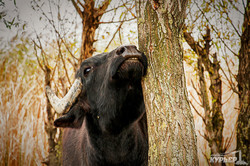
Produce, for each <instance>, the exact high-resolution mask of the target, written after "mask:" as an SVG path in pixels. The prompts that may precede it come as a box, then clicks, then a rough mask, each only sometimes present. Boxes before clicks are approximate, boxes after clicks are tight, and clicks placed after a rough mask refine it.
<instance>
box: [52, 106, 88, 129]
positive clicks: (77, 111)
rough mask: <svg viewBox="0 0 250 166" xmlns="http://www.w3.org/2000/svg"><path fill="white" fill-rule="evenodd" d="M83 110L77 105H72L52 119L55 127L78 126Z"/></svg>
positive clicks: (83, 113)
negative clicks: (63, 113)
mask: <svg viewBox="0 0 250 166" xmlns="http://www.w3.org/2000/svg"><path fill="white" fill-rule="evenodd" d="M84 115H85V110H83V109H82V107H80V106H79V105H77V104H76V105H74V106H73V107H72V108H71V109H70V110H69V111H68V112H67V113H66V114H65V115H63V116H61V117H59V118H57V119H56V120H55V121H54V125H55V126H56V127H71V128H80V127H81V126H82V122H83V119H84Z"/></svg>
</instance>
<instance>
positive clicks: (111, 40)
mask: <svg viewBox="0 0 250 166" xmlns="http://www.w3.org/2000/svg"><path fill="white" fill-rule="evenodd" d="M123 23H124V22H121V24H120V25H119V27H118V28H117V29H116V31H115V33H114V35H113V37H112V38H111V40H110V41H109V43H108V45H107V46H106V48H105V50H106V49H108V47H109V45H110V44H111V42H112V41H113V39H114V38H115V35H116V34H117V32H118V31H119V30H120V29H121V27H122V24H123Z"/></svg>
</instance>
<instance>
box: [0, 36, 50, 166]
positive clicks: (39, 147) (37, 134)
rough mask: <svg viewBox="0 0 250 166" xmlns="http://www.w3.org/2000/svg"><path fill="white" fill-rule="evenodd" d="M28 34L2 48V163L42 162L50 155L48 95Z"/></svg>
mask: <svg viewBox="0 0 250 166" xmlns="http://www.w3.org/2000/svg"><path fill="white" fill-rule="evenodd" d="M40 72H41V70H40V69H39V68H38V64H37V61H36V59H35V57H34V55H33V46H32V43H30V41H29V38H28V36H27V35H22V36H15V37H14V38H13V39H12V41H11V42H10V43H8V44H4V43H3V42H2V41H1V48H0V128H1V131H0V165H6V166H8V165H41V161H42V160H43V158H45V157H46V154H47V148H48V147H47V140H46V134H45V131H44V118H45V114H44V111H45V107H44V106H45V98H44V97H45V96H44V92H43V86H41V84H38V83H41V82H43V77H41V75H40Z"/></svg>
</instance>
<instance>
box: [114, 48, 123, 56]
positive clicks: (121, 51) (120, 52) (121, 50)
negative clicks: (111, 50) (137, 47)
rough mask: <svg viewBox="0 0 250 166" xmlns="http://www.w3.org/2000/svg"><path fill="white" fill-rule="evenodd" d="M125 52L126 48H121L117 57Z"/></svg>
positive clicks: (117, 52)
mask: <svg viewBox="0 0 250 166" xmlns="http://www.w3.org/2000/svg"><path fill="white" fill-rule="evenodd" d="M124 52H125V47H121V48H119V49H118V50H117V51H116V54H117V55H121V54H122V53H124Z"/></svg>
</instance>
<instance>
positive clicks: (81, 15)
mask: <svg viewBox="0 0 250 166" xmlns="http://www.w3.org/2000/svg"><path fill="white" fill-rule="evenodd" d="M71 2H72V4H73V6H74V7H75V9H76V11H77V13H78V14H79V16H80V17H81V18H82V19H83V15H84V13H83V12H82V11H81V9H80V8H79V6H78V5H77V3H76V2H75V0H71Z"/></svg>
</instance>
